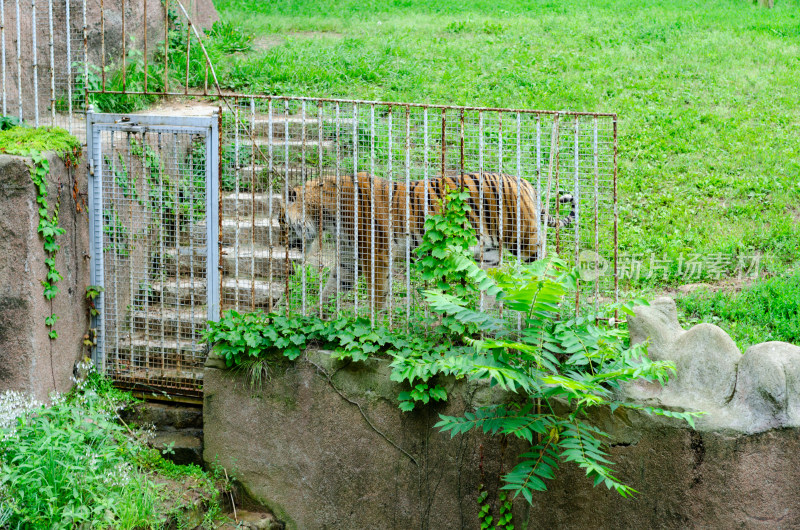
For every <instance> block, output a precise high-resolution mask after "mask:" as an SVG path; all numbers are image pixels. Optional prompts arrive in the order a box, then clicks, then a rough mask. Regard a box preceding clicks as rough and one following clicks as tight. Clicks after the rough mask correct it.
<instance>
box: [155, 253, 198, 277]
mask: <svg viewBox="0 0 800 530" xmlns="http://www.w3.org/2000/svg"><path fill="white" fill-rule="evenodd" d="M161 257H162V258H163V260H159V261H158V262H159V263H161V261H163V263H164V269H165V270H166V271H168V274H170V275H174V274H175V273H176V271H177V274H178V275H181V276H184V279H187V280H188V279H189V278H185V276H189V275H192V274H193V275H194V276H195V280H194V281H195V283H197V282H198V281H200V280H204V279H205V274H206V249H205V248H200V249H197V248H196V249H193V250H192V249H190V248H189V247H178V248H167V249H164V253H163V254H162V256H161ZM157 259H158V258H157Z"/></svg>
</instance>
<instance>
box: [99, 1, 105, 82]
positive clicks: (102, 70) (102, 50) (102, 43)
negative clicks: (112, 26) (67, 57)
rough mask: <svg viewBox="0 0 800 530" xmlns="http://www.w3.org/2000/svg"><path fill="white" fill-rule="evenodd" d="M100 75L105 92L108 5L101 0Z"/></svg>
mask: <svg viewBox="0 0 800 530" xmlns="http://www.w3.org/2000/svg"><path fill="white" fill-rule="evenodd" d="M100 76H101V86H102V87H103V92H105V91H106V6H105V0H100Z"/></svg>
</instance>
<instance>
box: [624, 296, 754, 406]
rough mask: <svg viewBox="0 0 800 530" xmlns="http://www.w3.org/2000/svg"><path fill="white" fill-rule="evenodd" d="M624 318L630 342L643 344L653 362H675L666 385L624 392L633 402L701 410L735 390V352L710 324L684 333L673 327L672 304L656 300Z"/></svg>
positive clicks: (724, 399) (664, 299)
mask: <svg viewBox="0 0 800 530" xmlns="http://www.w3.org/2000/svg"><path fill="white" fill-rule="evenodd" d="M635 313H636V316H634V317H631V318H629V319H628V327H629V330H630V337H631V343H633V344H638V343H642V342H644V341H649V342H650V345H649V348H648V352H649V356H650V358H651V359H653V360H657V361H661V360H667V361H672V362H673V363H675V368H676V371H677V372H676V374H675V375H673V376H671V378H670V381H669V383H668V384H667V385H666V386H665V387H664V388H660V385H655V384H649V383H637V384H634V385H630V386H629V387H628V389H627V392H628V394H629V396H631V397H634V398H636V399H647V398H657V399H658V400H659V401H660V402H661V404H664V405H667V406H676V407H685V408H690V409H695V410H707V409H708V408H717V407H721V406H724V405H725V404H726V403H727V402H728V401H729V400H730V398H731V396H732V395H733V391H734V387H735V385H736V364H737V363H738V362H739V359H740V358H741V352H740V351H739V348H737V347H736V344H735V343H734V342H733V340H731V338H730V336H728V334H727V333H725V332H724V331H723V330H722V329H720V328H719V327H717V326H714V325H713V324H699V325H697V326H694V327H693V328H692V329H690V330H689V331H684V330H683V328H681V326H680V324H679V323H678V310H677V308H676V306H675V301H674V300H672V299H671V298H668V297H661V298H657V299H656V300H655V301H653V303H652V304H651V305H650V306H649V307H646V306H645V307H641V306H640V307H636V308H635Z"/></svg>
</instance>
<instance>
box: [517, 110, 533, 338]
mask: <svg viewBox="0 0 800 530" xmlns="http://www.w3.org/2000/svg"><path fill="white" fill-rule="evenodd" d="M522 193H523V191H522V114H520V113H519V112H517V193H516V197H517V264H518V265H519V264H520V263H522V204H521V202H522ZM526 228H527V227H526ZM529 245H530V243H529ZM521 330H522V313H521V312H519V311H518V312H517V331H521Z"/></svg>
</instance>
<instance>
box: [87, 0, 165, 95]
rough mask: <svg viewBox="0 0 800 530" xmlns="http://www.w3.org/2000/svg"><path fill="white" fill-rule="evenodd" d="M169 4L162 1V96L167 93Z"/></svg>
mask: <svg viewBox="0 0 800 530" xmlns="http://www.w3.org/2000/svg"><path fill="white" fill-rule="evenodd" d="M101 1H102V0H101ZM169 3H170V0H165V1H164V94H168V93H169ZM145 24H147V22H145ZM103 90H105V85H103ZM156 95H161V94H156Z"/></svg>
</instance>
